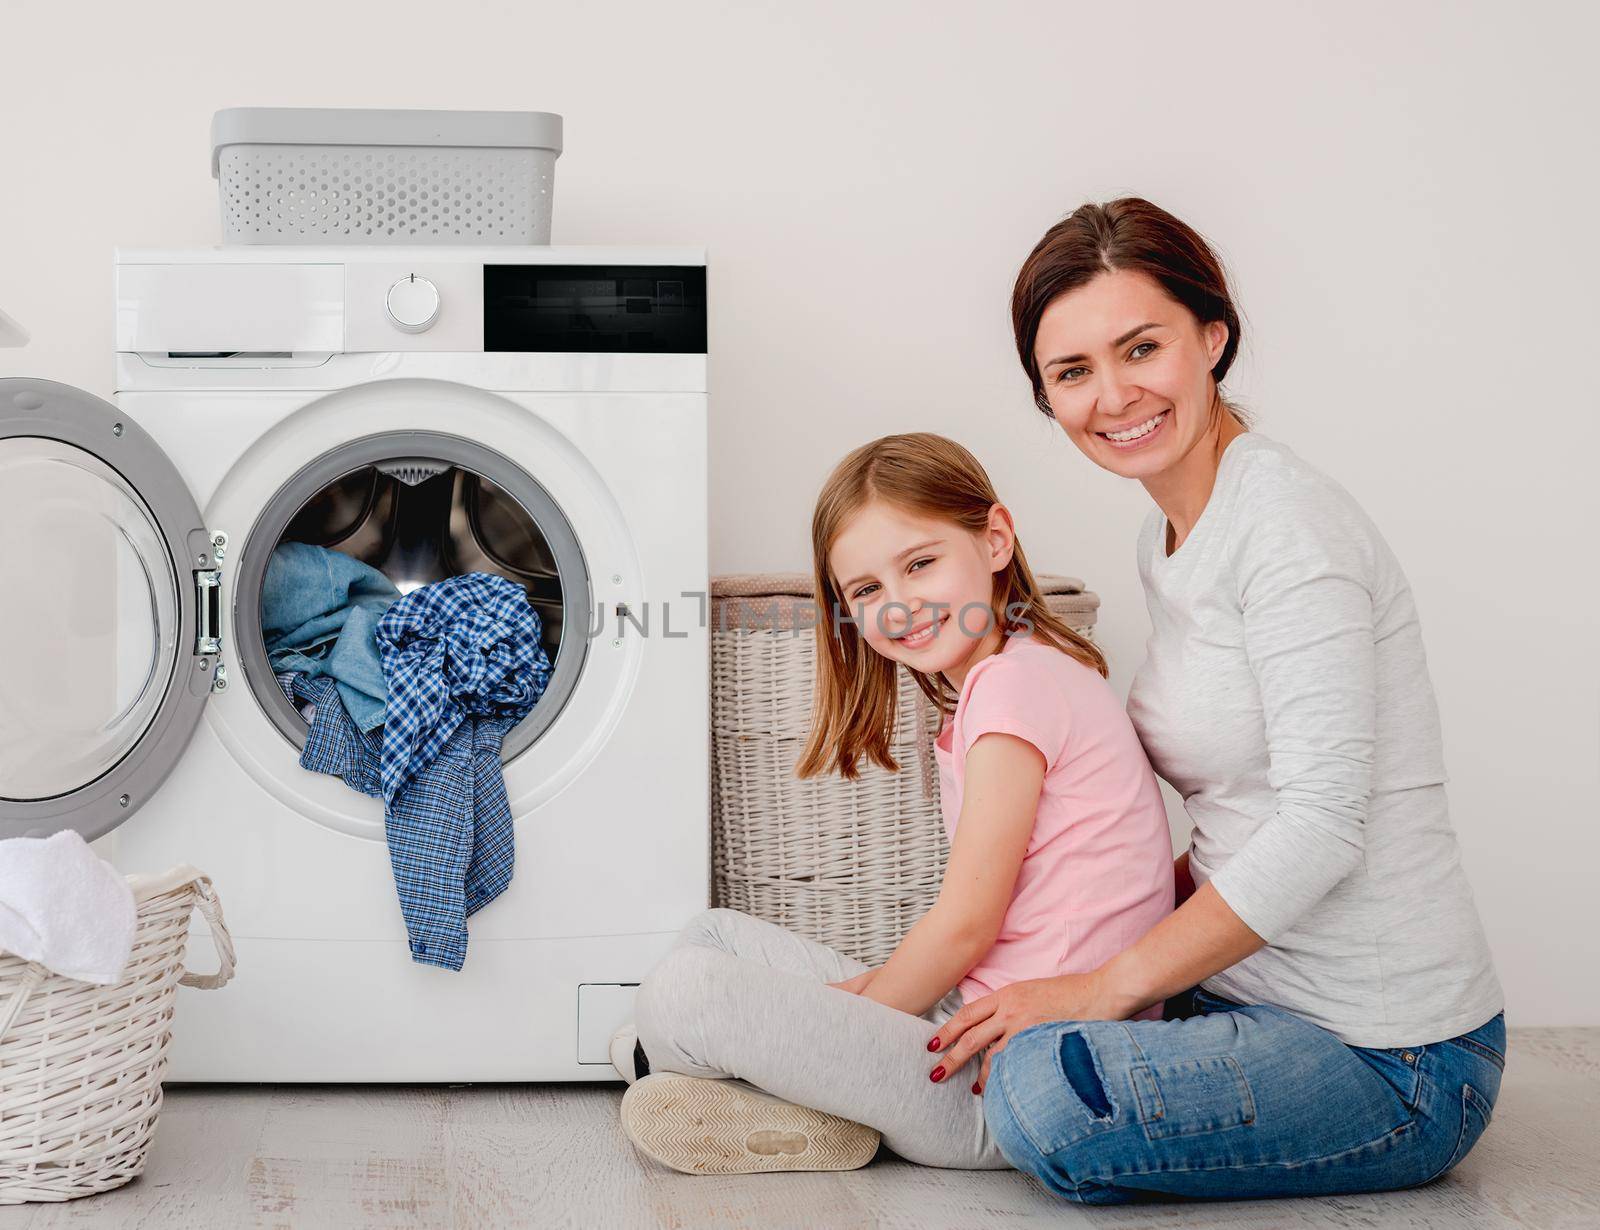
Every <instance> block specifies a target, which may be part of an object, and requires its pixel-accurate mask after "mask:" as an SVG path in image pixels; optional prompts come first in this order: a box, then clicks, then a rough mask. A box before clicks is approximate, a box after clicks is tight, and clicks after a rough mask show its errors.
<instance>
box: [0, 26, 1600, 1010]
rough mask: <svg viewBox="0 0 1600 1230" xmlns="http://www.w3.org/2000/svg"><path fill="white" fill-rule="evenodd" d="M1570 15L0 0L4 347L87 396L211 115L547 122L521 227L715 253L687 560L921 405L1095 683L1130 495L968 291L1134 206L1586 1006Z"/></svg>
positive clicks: (1131, 661)
mask: <svg viewBox="0 0 1600 1230" xmlns="http://www.w3.org/2000/svg"><path fill="white" fill-rule="evenodd" d="M984 11H986V12H987V13H988V14H989V15H988V16H985V17H983V18H982V19H981V20H980V19H978V18H977V17H976V16H975V14H977V13H979V12H984ZM1596 26H1597V23H1596V20H1595V18H1594V16H1593V10H1592V9H1591V8H1589V7H1588V6H1575V5H1566V4H1553V3H1552V4H1531V3H1522V4H1517V5H1509V4H1504V3H1412V4H1406V5H1395V4H1389V3H1377V4H1375V3H1341V4H1337V5H1334V4H1327V5H1302V4H1295V5H1285V4H1277V3H1248V4H1247V3H1227V4H1211V5H1196V4H1193V3H1145V4H1141V5H1138V6H1124V5H1118V4H1070V5H1069V4H1065V3H1060V2H1051V0H1040V2H1030V3H1020V2H1019V3H1002V4H999V5H992V6H987V8H986V9H985V7H984V6H976V5H973V4H971V3H950V2H945V3H939V4H917V3H905V2H897V3H859V2H858V3H848V4H846V3H827V4H811V3H804V4H793V3H788V4H778V3H770V2H762V3H755V2H750V0H741V2H730V3H681V2H675V3H667V4H662V3H620V2H616V0H608V2H607V3H603V4H578V3H570V4H563V5H559V6H556V5H550V4H539V3H488V2H486V0H478V2H476V3H469V2H459V3H455V4H452V5H448V6H446V5H441V4H439V3H438V2H437V0H434V2H432V3H422V2H420V0H390V2H389V3H385V4H382V5H379V4H365V3H364V4H353V3H331V2H327V0H324V2H321V3H305V2H304V0H278V2H277V3H274V4H272V5H269V6H266V7H244V6H237V5H224V4H200V3H184V4H180V3H171V2H169V3H158V2H157V3H149V4H144V5H124V4H116V5H112V4H102V5H100V6H99V7H92V6H84V5H63V4H48V3H38V2H35V0H28V2H26V3H21V4H18V3H15V2H14V0H8V2H7V3H6V4H5V5H4V6H3V7H0V41H3V42H4V44H5V46H6V48H7V55H6V67H5V72H4V73H3V74H0V305H3V306H4V308H5V309H6V310H7V311H8V312H10V313H11V314H12V315H13V316H16V317H17V318H18V319H19V320H21V321H22V322H23V323H24V324H25V325H27V326H28V327H29V328H30V329H31V330H32V332H33V334H34V342H33V344H32V346H31V347H30V348H29V349H27V350H25V351H20V352H19V351H5V352H0V374H4V375H16V374H24V373H26V374H32V375H39V376H45V377H49V378H53V379H57V380H63V381H69V382H72V383H75V384H79V385H81V386H83V387H86V388H88V389H90V390H92V391H95V392H97V393H100V394H102V395H109V393H110V391H111V390H110V371H111V362H110V358H111V305H110V254H111V248H112V246H113V245H114V244H118V243H123V244H137V245H153V244H172V245H186V244H194V245H206V244H212V243H216V242H217V241H218V240H219V238H220V233H221V232H220V226H219V222H218V215H217V204H216V196H215V185H214V183H213V181H212V180H211V179H210V176H209V164H208V152H209V151H208V146H207V135H208V125H209V122H210V118H211V113H212V112H213V111H214V110H216V109H217V108H220V107H225V106H238V105H298V106H390V107H457V108H485V109H496V108H505V109H545V110H551V111H557V112H560V113H562V114H563V115H565V116H566V120H567V128H566V132H567V152H566V153H565V154H564V155H563V156H562V158H561V161H560V163H559V164H558V170H557V176H556V183H557V194H556V220H555V235H554V238H555V241H556V242H558V243H591V242H594V243H608V242H656V241H659V242H686V243H687V242H694V243H705V244H707V245H708V246H709V248H710V251H711V260H712V272H711V295H712V322H711V347H712V351H713V355H714V358H713V377H714V386H713V387H714V397H713V424H712V432H713V441H712V449H713V455H712V483H713V489H712V515H713V528H712V543H711V549H712V567H713V570H715V571H719V572H726V571H739V570H746V569H767V568H787V567H800V566H803V565H804V564H805V563H806V560H805V555H804V553H805V551H806V527H807V524H808V518H809V514H810V502H811V499H812V496H813V495H814V493H815V490H816V488H817V486H818V484H819V482H820V481H821V479H822V477H823V475H824V474H825V472H826V470H827V469H828V467H829V466H830V465H831V464H832V463H833V462H834V460H836V459H837V458H838V457H839V456H840V455H841V454H842V453H844V452H845V451H846V450H847V449H849V448H850V447H852V446H854V445H856V444H858V443H860V442H862V441H863V440H865V439H868V438H870V437H872V436H875V435H878V434H882V433H885V432H891V431H900V430H908V429H927V430H933V431H940V432H944V433H947V434H949V435H952V436H954V437H956V438H958V439H960V440H962V441H963V442H964V443H966V444H967V445H969V446H970V447H972V448H973V449H974V450H975V451H976V452H977V453H978V455H979V456H980V458H981V459H982V460H983V461H984V462H985V463H986V464H987V465H988V466H989V468H990V471H991V473H992V475H993V477H994V479H995V481H996V484H997V486H998V487H999V489H1000V491H1001V493H1002V495H1003V496H1004V497H1005V498H1006V499H1008V500H1009V502H1010V503H1011V504H1012V506H1013V508H1014V510H1015V511H1016V513H1017V516H1018V522H1019V526H1020V529H1021V531H1022V535H1023V539H1024V542H1025V543H1026V544H1027V547H1028V550H1029V552H1030V555H1031V556H1032V558H1033V559H1034V561H1035V564H1036V567H1039V568H1041V569H1042V570H1046V571H1062V572H1070V573H1074V574H1077V575H1080V576H1083V577H1084V578H1086V579H1087V580H1088V582H1089V583H1090V585H1091V586H1092V587H1093V588H1094V589H1096V590H1097V591H1098V592H1099V593H1100V594H1101V595H1103V597H1104V600H1105V606H1104V608H1103V623H1102V627H1101V641H1102V643H1103V644H1104V645H1105V646H1106V647H1107V648H1108V650H1109V652H1110V655H1111V658H1112V661H1113V663H1114V665H1115V669H1116V674H1115V678H1114V681H1115V682H1116V683H1117V684H1118V686H1119V687H1122V688H1126V686H1127V681H1128V679H1129V676H1130V674H1131V672H1132V670H1133V668H1134V667H1135V666H1136V665H1137V663H1138V660H1139V657H1140V653H1141V646H1142V644H1143V639H1144V636H1145V633H1146V620H1145V613H1144V609H1143V603H1142V600H1141V597H1140V594H1139V589H1138V582H1137V578H1136V576H1135V574H1134V567H1133V557H1132V544H1133V536H1134V532H1135V527H1136V526H1137V524H1138V521H1139V519H1140V517H1141V516H1142V514H1143V512H1144V510H1145V508H1146V507H1147V503H1146V497H1145V495H1144V494H1143V492H1142V490H1140V489H1139V488H1138V487H1136V486H1134V485H1133V484H1129V483H1124V482H1121V481H1120V480H1116V479H1113V478H1111V477H1109V476H1107V475H1105V474H1103V473H1101V472H1100V471H1098V470H1096V469H1094V468H1093V467H1091V466H1090V465H1089V464H1088V463H1087V462H1086V461H1084V460H1083V459H1082V458H1081V457H1080V456H1079V455H1078V454H1077V453H1076V452H1075V451H1074V450H1073V448H1072V447H1071V446H1070V445H1069V444H1068V443H1066V442H1065V440H1064V439H1063V438H1060V437H1058V436H1057V435H1056V434H1055V433H1054V432H1053V431H1052V429H1051V428H1050V427H1049V426H1048V425H1047V424H1045V423H1044V422H1043V421H1042V420H1040V419H1039V418H1038V416H1037V415H1036V414H1035V413H1034V412H1033V411H1032V409H1031V407H1030V404H1029V399H1028V391H1027V388H1026V385H1025V382H1024V380H1023V378H1022V376H1021V374H1020V371H1019V369H1018V367H1017V364H1016V360H1015V358H1014V356H1013V353H1012V349H1011V341H1010V336H1009V331H1008V324H1007V314H1006V305H1007V295H1008V292H1009V289H1010V284H1011V278H1012V276H1013V274H1014V273H1015V271H1016V268H1017V266H1018V264H1019V263H1020V262H1021V260H1022V258H1023V257H1024V256H1025V255H1026V253H1027V251H1028V249H1029V248H1030V247H1031V246H1032V244H1033V243H1034V241H1035V240H1036V239H1037V238H1038V236H1039V235H1040V234H1041V233H1042V232H1043V230H1044V229H1045V228H1046V227H1047V226H1048V225H1049V224H1050V223H1051V222H1053V221H1055V220H1056V218H1057V217H1059V216H1060V215H1062V214H1063V213H1066V212H1068V211H1070V210H1071V209H1072V208H1074V207H1075V206H1076V205H1078V204H1079V203H1081V202H1082V201H1084V200H1086V199H1098V200H1106V199H1109V198H1111V197H1114V196H1118V195H1123V194H1138V195H1143V196H1146V197H1149V198H1150V199H1152V200H1154V201H1156V202H1157V203H1159V204H1161V205H1163V206H1164V207H1166V208H1168V209H1170V210H1172V211H1173V212H1175V213H1177V214H1178V215H1179V216H1181V217H1183V218H1185V219H1186V220H1188V221H1189V222H1190V223H1191V224H1193V225H1194V226H1196V227H1197V228H1198V229H1199V230H1200V231H1201V232H1202V233H1204V234H1205V235H1207V236H1208V237H1209V238H1210V239H1211V240H1212V241H1213V243H1214V244H1215V245H1216V246H1217V247H1218V248H1219V250H1220V251H1221V253H1222V254H1223V257H1224V259H1225V261H1226V262H1227V264H1228V266H1229V268H1230V269H1231V272H1232V274H1233V276H1234V278H1235V282H1236V290H1237V294H1238V297H1239V299H1240V302H1241V304H1242V307H1243V310H1244V312H1245V315H1246V329H1247V333H1248V337H1247V340H1246V347H1245V350H1244V353H1243V356H1242V359H1241V361H1240V363H1239V364H1238V366H1237V367H1236V369H1235V372H1236V375H1235V376H1234V377H1233V378H1231V379H1230V381H1229V385H1230V387H1231V389H1232V391H1233V392H1234V394H1235V395H1237V396H1239V397H1242V398H1243V399H1244V400H1245V401H1246V402H1247V403H1248V404H1250V405H1251V406H1252V407H1253V408H1254V409H1255V410H1256V411H1257V412H1258V414H1259V416H1260V423H1259V425H1260V427H1261V429H1262V430H1264V431H1266V432H1268V433H1269V434H1272V435H1274V436H1276V437H1278V438H1280V439H1282V440H1285V441H1287V442H1288V443H1290V444H1291V445H1292V446H1293V447H1295V448H1296V449H1298V450H1299V451H1301V452H1302V454H1303V455H1305V456H1306V457H1307V458H1309V459H1311V460H1312V461H1313V462H1314V463H1316V464H1317V465H1319V466H1321V467H1322V468H1323V469H1325V470H1327V471H1328V472H1329V473H1331V474H1333V475H1334V476H1335V477H1337V478H1338V479H1339V480H1341V481H1342V482H1343V483H1344V484H1345V485H1346V486H1347V487H1349V488H1350V490H1351V491H1353V492H1354V493H1355V495H1356V496H1357V498H1358V499H1360V500H1361V501H1362V502H1363V504H1364V505H1365V506H1366V508H1367V509H1368V510H1369V511H1370V512H1371V513H1372V515H1373V516H1374V517H1375V518H1376V520H1377V521H1378V523H1379V525H1380V526H1382V527H1383V529H1384V531H1385V533H1386V534H1387V535H1388V538H1389V540H1390V542H1391V543H1392V544H1393V546H1394V547H1395V549H1396V551H1397V552H1398V553H1399V555H1400V558H1401V560H1402V561H1403V563H1404V564H1405V566H1406V568H1407V569H1408V571H1409V573H1410V576H1411V579H1412V582H1413V585H1414V587H1415V589H1416V593H1417V599H1418V602H1419V605H1420V606H1421V609H1422V614H1423V621H1424V631H1425V635H1426V639H1427V645H1428V650H1429V660H1430V662H1431V664H1432V668H1433V673H1434V679H1435V682H1436V685H1437V688H1438V693H1439V699H1440V702H1441V706H1442V709H1443V713H1444V725H1445V737H1446V747H1447V757H1448V764H1449V769H1450V773H1451V787H1450V788H1451V797H1452V801H1453V805H1454V809H1455V817H1456V822H1457V826H1458V828H1459V831H1460V834H1461V841H1462V846H1463V848H1464V857H1465V860H1466V863H1467V868H1468V871H1469V873H1470V874H1471V877H1472V880H1473V882H1474V884H1475V885H1476V888H1477V893H1478V897H1479V900H1480V902H1481V905H1482V909H1483V913H1484V915H1485V918H1486V921H1487V924H1488V928H1489V932H1490V935H1491V938H1492V940H1493V943H1494V947H1495V952H1496V954H1497V957H1498V960H1499V966H1500V972H1501V976H1502V978H1503V980H1504V982H1505V984H1506V987H1507V990H1508V993H1509V995H1510V1002H1511V1016H1512V1019H1513V1021H1515V1022H1520V1023H1523V1024H1553V1023H1578V1022H1584V1023H1590V1024H1594V1023H1600V980H1597V979H1596V978H1595V977H1594V975H1595V972H1596V970H1600V925H1597V923H1596V920H1595V915H1594V911H1593V907H1592V902H1593V900H1594V888H1593V886H1594V883H1595V880H1596V875H1597V870H1596V869H1597V867H1600V825H1597V824H1596V820H1597V814H1596V813H1597V810H1600V808H1597V804H1596V800H1597V786H1600V780H1597V778H1600V763H1597V761H1600V664H1597V651H1596V646H1595V642H1596V636H1595V633H1596V622H1597V621H1596V616H1595V604H1596V597H1597V592H1596V591H1597V586H1596V582H1595V577H1594V565H1595V551H1594V549H1593V547H1592V546H1591V544H1590V541H1589V538H1590V534H1591V532H1592V531H1591V525H1590V522H1591V519H1592V518H1593V516H1594V513H1595V500H1594V496H1593V491H1594V485H1593V480H1592V475H1591V471H1592V470H1593V468H1594V466H1595V460H1596V456H1597V445H1600V425H1597V424H1600V416H1597V410H1600V406H1597V404H1596V403H1597V399H1596V395H1595V389H1594V384H1593V377H1594V359H1593V356H1594V354H1595V338H1596V334H1597V326H1600V319H1597V313H1596V309H1595V281H1596V273H1597V267H1600V262H1597V260H1596V240H1595V232H1594V229H1593V222H1592V214H1593V209H1594V201H1595V199H1596V196H1597V192H1596V190H1597V188H1600V177H1597V175H1596V172H1595V169H1594V158H1593V155H1592V138H1593V133H1592V120H1593V117H1594V115H1595V114H1596V113H1597V98H1596V89H1595V86H1594V72H1593V68H1592V65H1591V64H1589V63H1588V62H1587V60H1588V57H1589V49H1590V48H1592V47H1593V46H1594V44H1595V36H1596V34H1597V33H1600V30H1597V28H1596ZM1585 150H1589V151H1590V152H1589V153H1584V152H1583V151H1585ZM1584 490H1587V491H1589V492H1590V493H1591V494H1590V495H1588V496H1583V495H1582V494H1581V492H1582V491H1584ZM1416 925H1417V926H1418V927H1419V928H1425V927H1427V926H1428V925H1429V920H1428V919H1427V918H1426V917H1420V916H1419V917H1418V918H1417V920H1416Z"/></svg>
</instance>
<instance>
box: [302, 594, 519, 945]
mask: <svg viewBox="0 0 1600 1230" xmlns="http://www.w3.org/2000/svg"><path fill="white" fill-rule="evenodd" d="M539 633H540V625H539V616H538V614H537V613H535V611H534V610H533V608H532V607H531V606H529V605H528V597H527V594H526V593H525V592H524V590H523V589H522V587H521V586H519V585H517V584H515V583H514V582H512V581H508V580H506V579H505V578H504V577H497V576H491V575H490V574H488V573H481V572H475V573H471V574H469V575H467V576H462V577H451V578H449V579H448V580H445V581H440V582H438V583H437V584H434V585H428V586H424V587H423V588H422V589H419V590H417V591H415V592H414V593H411V594H409V595H407V596H406V597H404V598H402V599H400V601H398V602H396V603H395V604H394V605H393V606H391V607H390V608H389V609H388V611H386V612H385V613H384V616H383V618H382V619H381V620H380V621H379V623H378V628H377V638H378V650H379V653H380V655H381V657H382V661H383V674H384V680H385V683H386V684H387V687H388V692H389V698H388V716H387V721H386V723H385V725H384V728H383V731H382V743H381V745H380V744H379V743H378V742H377V735H376V734H371V735H369V734H366V733H364V732H362V731H361V730H360V729H359V728H358V727H357V726H356V724H355V723H354V722H353V721H351V719H350V716H349V714H348V713H346V711H345V707H344V705H343V703H342V702H341V701H340V699H339V693H338V689H337V686H336V685H335V684H334V681H333V680H331V679H326V678H312V677H309V676H305V675H285V676H280V677H279V685H280V686H281V687H283V689H284V694H285V695H286V696H289V698H290V700H291V702H293V701H302V702H303V701H311V702H312V703H314V704H316V706H317V711H316V714H315V716H314V718H313V720H312V724H311V730H310V733H309V734H308V736H307V739H306V747H305V751H304V752H303V753H302V754H301V757H300V763H301V765H302V766H303V767H305V768H307V769H310V770H312V771H314V772H319V773H331V774H334V775H335V776H338V777H341V778H343V779H344V781H345V782H346V783H347V784H348V785H349V786H350V787H351V788H352V789H355V790H359V791H361V792H362V793H363V794H369V795H373V796H375V797H376V796H381V797H382V798H383V800H384V834H385V836H386V837H387V838H388V843H389V862H390V865H391V866H392V868H393V870H394V882H395V890H396V892H397V893H398V894H399V898H400V912H401V914H402V915H403V917H404V918H405V924H406V933H407V934H408V935H409V936H410V941H411V957H412V960H414V961H419V962H421V963H423V964H427V965H438V966H442V967H444V968H446V969H453V970H459V969H460V968H461V966H462V964H463V963H464V962H465V960H466V955H467V917H468V915H470V914H472V913H474V912H475V911H477V910H479V909H481V908H482V907H483V906H485V905H487V904H488V903H489V902H491V901H493V900H494V899H495V898H496V897H498V896H499V895H500V893H501V892H503V891H504V890H505V887H506V885H507V884H509V883H510V882H511V871H512V865H513V861H514V854H515V846H514V839H513V832H512V822H511V807H510V804H509V802H508V801H507V799H506V786H505V778H504V776H503V774H502V773H501V768H500V748H501V743H502V742H503V741H504V739H505V736H506V733H507V732H508V731H509V730H510V729H511V728H512V727H513V726H515V725H516V724H517V723H518V722H520V721H521V720H522V719H523V718H524V717H526V716H527V714H528V712H529V711H530V710H531V709H532V708H533V706H534V703H535V702H536V701H537V700H538V699H539V697H540V696H541V695H543V693H544V689H545V686H546V685H547V684H548V683H549V681H550V670H551V666H550V659H549V657H548V656H547V655H546V654H545V652H544V650H543V649H542V648H541V647H540V645H539Z"/></svg>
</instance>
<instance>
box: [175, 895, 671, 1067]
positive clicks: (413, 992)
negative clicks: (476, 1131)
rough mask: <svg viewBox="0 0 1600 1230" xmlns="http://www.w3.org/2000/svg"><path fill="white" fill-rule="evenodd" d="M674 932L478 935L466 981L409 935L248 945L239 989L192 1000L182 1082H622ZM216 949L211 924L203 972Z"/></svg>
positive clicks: (180, 1062)
mask: <svg viewBox="0 0 1600 1230" xmlns="http://www.w3.org/2000/svg"><path fill="white" fill-rule="evenodd" d="M491 908H492V907H491ZM674 935H675V933H674V932H670V931H668V932H659V933H655V934H648V935H613V936H591V937H581V938H566V939H559V940H474V941H473V944H472V950H471V955H470V957H469V959H468V963H467V967H466V968H465V969H464V970H462V971H461V972H460V973H450V972H448V971H445V970H438V969H433V968H431V967H428V966H422V965H417V964H415V963H413V962H412V960H411V954H410V952H409V951H408V949H407V947H406V944H405V942H404V941H403V940H397V941H394V942H385V943H351V942H336V941H328V940H263V939H250V938H240V939H238V940H237V941H236V949H237V954H238V960H239V965H238V972H237V974H236V975H235V976H234V980H233V981H232V982H231V983H230V984H229V985H228V986H227V987H226V989H224V990H223V991H218V992H207V991H194V990H189V989H183V990H181V991H180V992H179V994H178V1007H177V1013H176V1017H175V1021H174V1026H173V1039H172V1051H171V1066H170V1068H169V1071H168V1079H169V1080H174V1081H267V1082H337V1083H364V1082H373V1083H380V1082H406V1083H409V1082H423V1083H426V1082H434V1081H449V1082H457V1081H607V1080H616V1079H617V1076H616V1073H615V1072H614V1071H613V1070H612V1068H611V1066H610V1064H609V1063H608V1062H605V1061H604V1059H603V1050H602V1049H600V1048H601V1047H602V1045H603V1039H604V1038H608V1037H609V1036H610V1034H611V1033H612V1031H613V1030H615V1028H616V1027H617V1026H618V1025H619V1024H621V1023H623V1021H624V1020H626V1019H627V1018H628V1017H629V1015H630V1010H631V1002H632V987H631V985H630V984H637V983H638V982H639V980H640V979H641V978H643V977H644V976H645V975H646V974H647V973H649V971H650V969H651V968H652V967H653V966H654V965H655V963H656V962H657V961H659V960H660V959H661V957H662V956H663V955H664V954H665V952H666V951H667V948H668V947H669V946H670V945H671V943H672V940H673V938H674ZM210 950H211V943H210V940H209V938H207V937H206V936H205V934H204V933H203V932H201V931H200V930H199V928H197V929H196V933H195V934H193V935H191V937H190V940H189V958H188V959H189V961H190V963H191V964H192V966H193V968H196V969H207V968H209V964H208V963H209V962H210V961H211V960H212V958H211V956H210ZM580 1008H581V1010H580ZM580 1047H581V1051H580ZM580 1057H583V1058H587V1059H589V1060H590V1062H587V1063H585V1062H581V1061H580Z"/></svg>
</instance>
